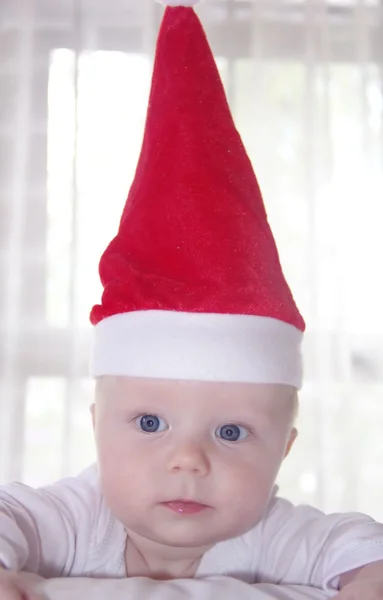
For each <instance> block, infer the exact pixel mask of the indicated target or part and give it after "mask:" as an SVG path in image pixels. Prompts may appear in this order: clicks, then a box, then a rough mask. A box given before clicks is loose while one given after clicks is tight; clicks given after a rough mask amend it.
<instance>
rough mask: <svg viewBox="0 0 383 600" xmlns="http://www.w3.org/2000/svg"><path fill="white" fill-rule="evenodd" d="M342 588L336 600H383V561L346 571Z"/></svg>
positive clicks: (342, 579) (342, 578) (342, 580)
mask: <svg viewBox="0 0 383 600" xmlns="http://www.w3.org/2000/svg"><path fill="white" fill-rule="evenodd" d="M342 583H343V584H344V585H342ZM341 588H342V591H341V592H340V593H339V594H338V595H337V596H335V598H334V600H383V561H378V562H375V563H371V564H369V565H366V566H365V567H362V568H361V569H356V570H355V571H352V572H350V573H349V574H347V573H346V574H345V575H344V576H342V577H341Z"/></svg>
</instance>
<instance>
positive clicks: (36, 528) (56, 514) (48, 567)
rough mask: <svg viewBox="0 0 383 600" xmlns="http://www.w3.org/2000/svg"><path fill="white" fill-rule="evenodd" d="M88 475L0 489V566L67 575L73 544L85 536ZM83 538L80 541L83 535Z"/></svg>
mask: <svg viewBox="0 0 383 600" xmlns="http://www.w3.org/2000/svg"><path fill="white" fill-rule="evenodd" d="M90 487H91V486H90V485H89V481H88V478H87V477H86V476H85V477H78V478H72V479H66V480H63V481H60V482H58V483H56V484H54V485H51V486H49V487H45V488H41V489H38V490H35V489H32V488H30V487H28V486H25V485H22V484H19V483H13V484H10V485H7V486H4V487H1V488H0V565H1V566H3V567H4V568H6V569H8V570H11V571H27V572H29V573H36V574H38V575H41V576H42V577H47V578H49V577H60V576H63V575H66V574H68V573H69V572H70V571H71V567H72V564H73V561H74V557H75V552H76V549H77V543H78V530H79V523H80V522H81V532H82V533H81V538H82V539H81V540H80V542H81V543H82V544H84V538H86V537H89V536H90V532H91V529H92V524H93V519H94V513H95V512H96V510H95V509H96V507H91V506H89V499H90V492H89V489H90ZM85 543H86V540H85Z"/></svg>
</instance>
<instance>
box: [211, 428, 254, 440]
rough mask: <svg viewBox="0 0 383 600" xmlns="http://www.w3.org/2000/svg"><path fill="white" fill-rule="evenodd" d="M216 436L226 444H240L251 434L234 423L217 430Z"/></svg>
mask: <svg viewBox="0 0 383 600" xmlns="http://www.w3.org/2000/svg"><path fill="white" fill-rule="evenodd" d="M216 435H217V436H218V437H220V438H221V439H222V440H225V442H238V441H240V440H244V439H245V438H247V437H248V435H249V432H248V430H247V429H245V427H241V426H240V425H234V424H232V423H230V424H228V425H223V426H222V427H219V428H218V429H217V432H216Z"/></svg>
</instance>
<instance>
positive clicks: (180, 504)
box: [161, 500, 210, 515]
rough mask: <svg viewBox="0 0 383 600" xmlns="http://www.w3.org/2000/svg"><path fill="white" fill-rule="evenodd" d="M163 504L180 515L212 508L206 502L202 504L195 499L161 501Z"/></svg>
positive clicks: (193, 513)
mask: <svg viewBox="0 0 383 600" xmlns="http://www.w3.org/2000/svg"><path fill="white" fill-rule="evenodd" d="M161 505H162V506H164V507H165V508H168V509H169V510H172V511H173V512H175V513H178V514H179V515H197V514H200V513H201V512H204V511H205V510H208V509H209V508H210V506H207V505H206V504H200V503H199V502H194V501H193V500H169V501H167V502H161Z"/></svg>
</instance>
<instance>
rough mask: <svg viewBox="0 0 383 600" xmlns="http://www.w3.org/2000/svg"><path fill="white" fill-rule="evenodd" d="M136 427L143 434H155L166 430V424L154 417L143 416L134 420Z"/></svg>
mask: <svg viewBox="0 0 383 600" xmlns="http://www.w3.org/2000/svg"><path fill="white" fill-rule="evenodd" d="M136 424H137V426H138V427H139V428H140V429H141V430H142V431H144V432H145V433H157V432H158V431H165V429H167V425H166V423H165V422H164V421H163V420H162V419H160V418H159V417H156V416H155V415H143V416H142V417H138V419H137V420H136Z"/></svg>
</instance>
